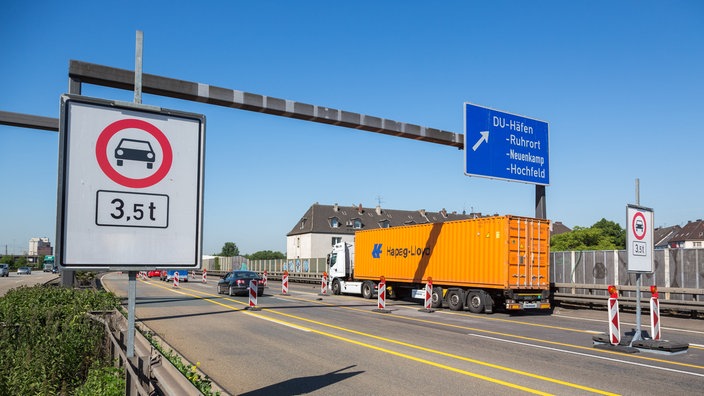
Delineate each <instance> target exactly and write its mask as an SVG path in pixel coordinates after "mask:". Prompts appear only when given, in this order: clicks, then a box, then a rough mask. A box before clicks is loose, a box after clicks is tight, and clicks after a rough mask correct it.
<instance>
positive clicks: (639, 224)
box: [636, 219, 644, 232]
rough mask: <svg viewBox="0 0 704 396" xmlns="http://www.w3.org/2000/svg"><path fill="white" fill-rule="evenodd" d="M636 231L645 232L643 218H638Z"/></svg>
mask: <svg viewBox="0 0 704 396" xmlns="http://www.w3.org/2000/svg"><path fill="white" fill-rule="evenodd" d="M636 231H639V232H643V231H644V230H643V220H641V219H636Z"/></svg>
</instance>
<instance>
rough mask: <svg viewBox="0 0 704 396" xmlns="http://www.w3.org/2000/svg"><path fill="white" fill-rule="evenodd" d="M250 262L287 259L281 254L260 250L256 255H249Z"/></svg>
mask: <svg viewBox="0 0 704 396" xmlns="http://www.w3.org/2000/svg"><path fill="white" fill-rule="evenodd" d="M247 258H248V259H250V260H272V259H285V258H286V255H285V254H283V253H281V252H273V251H271V250H260V251H258V252H256V253H254V254H250V255H247Z"/></svg>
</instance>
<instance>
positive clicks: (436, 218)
mask: <svg viewBox="0 0 704 396" xmlns="http://www.w3.org/2000/svg"><path fill="white" fill-rule="evenodd" d="M473 217H481V214H480V213H471V214H469V215H467V214H458V213H456V212H452V213H448V212H447V211H446V210H445V209H442V210H441V211H439V212H428V211H426V210H425V209H420V210H397V209H382V208H381V206H377V207H376V208H364V207H363V206H362V204H359V205H356V206H354V205H353V206H341V205H338V204H334V205H320V204H318V203H315V204H313V205H311V207H310V208H308V210H307V211H306V213H305V214H303V216H302V217H301V218H300V220H299V221H298V222H297V223H296V225H294V227H293V228H292V229H291V231H290V232H289V233H288V234H286V258H287V259H297V258H323V257H326V256H327V254H328V253H330V250H331V248H332V246H333V245H334V244H336V243H339V242H350V243H352V242H354V233H355V231H359V230H367V229H375V228H388V227H398V226H403V225H410V224H423V223H438V222H444V221H449V220H461V219H468V218H473Z"/></svg>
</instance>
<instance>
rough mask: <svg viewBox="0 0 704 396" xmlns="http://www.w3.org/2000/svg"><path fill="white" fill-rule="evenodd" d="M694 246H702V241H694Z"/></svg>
mask: <svg viewBox="0 0 704 396" xmlns="http://www.w3.org/2000/svg"><path fill="white" fill-rule="evenodd" d="M692 246H694V247H695V248H696V247H702V243H701V242H692Z"/></svg>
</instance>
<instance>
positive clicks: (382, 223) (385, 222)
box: [379, 220, 389, 228]
mask: <svg viewBox="0 0 704 396" xmlns="http://www.w3.org/2000/svg"><path fill="white" fill-rule="evenodd" d="M379 227H381V228H389V221H388V220H382V221H380V222H379Z"/></svg>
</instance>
